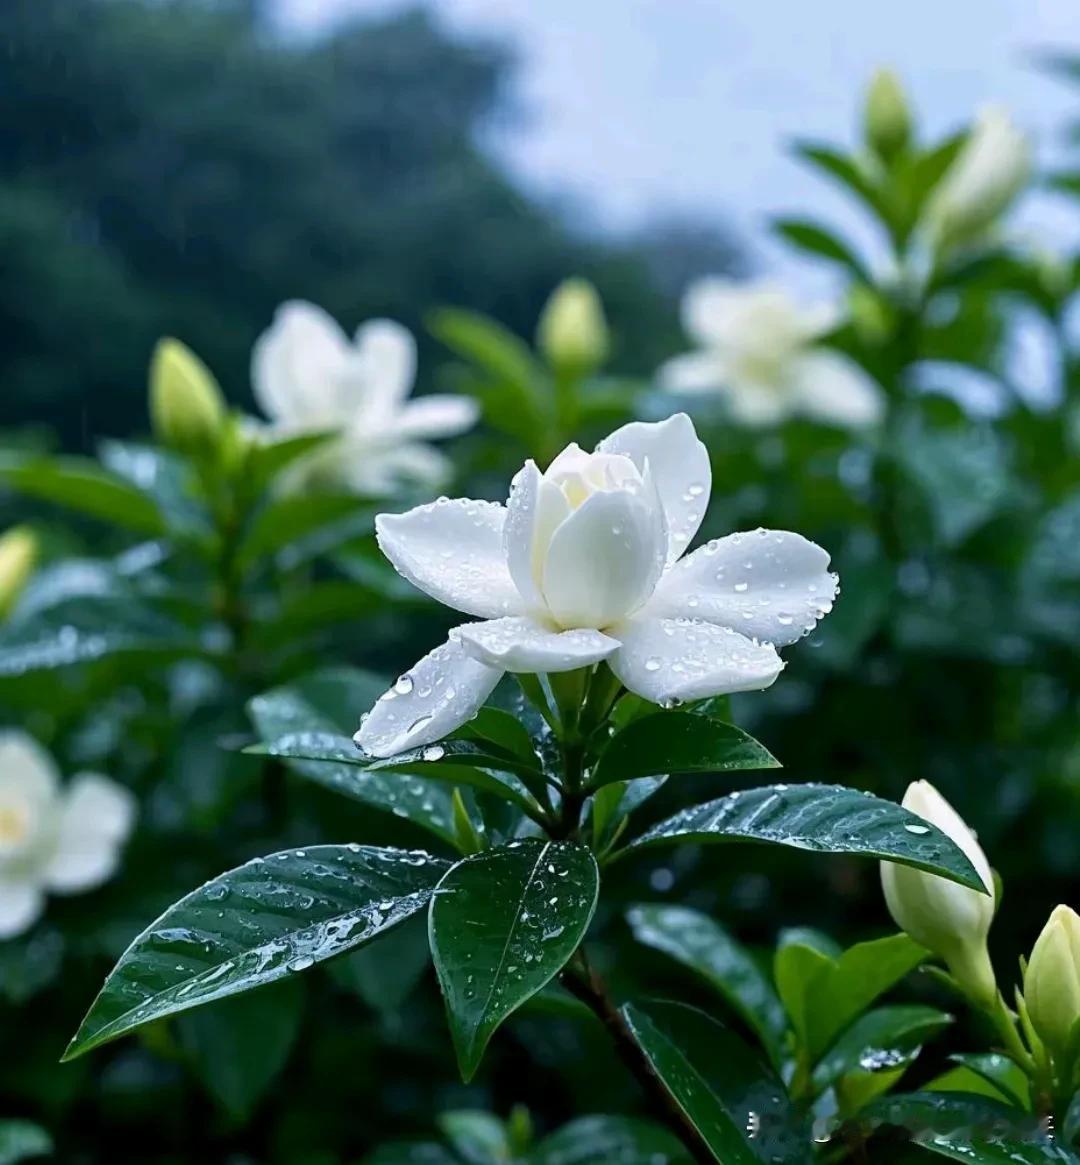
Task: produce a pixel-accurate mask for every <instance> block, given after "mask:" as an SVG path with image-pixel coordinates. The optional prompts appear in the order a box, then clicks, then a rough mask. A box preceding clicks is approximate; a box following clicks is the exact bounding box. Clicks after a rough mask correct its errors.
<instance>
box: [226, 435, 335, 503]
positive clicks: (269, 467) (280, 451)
mask: <svg viewBox="0 0 1080 1165" xmlns="http://www.w3.org/2000/svg"><path fill="white" fill-rule="evenodd" d="M337 435H338V431H337V430H336V429H331V430H327V431H325V432H322V433H301V434H299V436H295V437H283V438H282V439H281V440H277V441H274V440H268V441H260V442H258V443H257V444H255V445H253V446H252V447H251V450H250V451H249V453H248V458H247V464H246V465H245V467H244V474H245V483H246V485H247V487H248V492H249V494H250V495H252V496H254V495H256V494H258V493H260V492H261V491H262V490H264V489H265V488H266V487H267V486H268V485H269V484H270V483H271V482H272V481H273V479H274V478H275V477H277V476H278V474H279V473H282V472H283V471H284V470H286V469H288V468H289V467H290V466H291V465H294V464H295V463H296V462H297V461H299V460H300V459H301V458H304V457H307V455H308V454H309V453H314V452H315V450H317V449H320V448H321V447H322V446H323V445H325V444H327V442H329V441H332V440H333V439H334V438H335V437H336V436H337Z"/></svg>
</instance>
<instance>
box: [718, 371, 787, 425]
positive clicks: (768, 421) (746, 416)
mask: <svg viewBox="0 0 1080 1165" xmlns="http://www.w3.org/2000/svg"><path fill="white" fill-rule="evenodd" d="M724 395H725V399H726V401H727V407H728V411H729V412H730V413H731V416H732V418H733V419H734V420H735V421H737V422H738V423H739V424H740V425H747V426H749V427H751V428H765V427H767V426H769V425H777V424H779V423H780V422H781V421H783V420H786V419H787V418H788V417H789V416H791V414H792V413H793V412H794V410H795V395H794V392H793V390H792V388H791V386H790V384H788V383H786V382H785V383H784V384H783V385H775V384H761V383H759V382H758V381H755V380H746V379H732V380H729V381H728V382H727V384H725V385H724Z"/></svg>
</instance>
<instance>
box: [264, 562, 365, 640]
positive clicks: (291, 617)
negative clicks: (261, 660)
mask: <svg viewBox="0 0 1080 1165" xmlns="http://www.w3.org/2000/svg"><path fill="white" fill-rule="evenodd" d="M383 607H384V602H383V599H382V596H381V595H379V594H378V593H377V592H375V591H373V590H372V589H371V588H370V587H368V586H365V585H364V584H363V583H358V582H352V581H350V580H349V579H339V578H334V579H324V580H322V581H320V582H313V583H308V584H307V585H306V586H304V587H303V588H302V589H300V590H297V591H292V592H289V593H287V594H285V595H284V597H283V598H282V599H281V601H280V602H279V603H276V604H274V605H273V606H272V607H271V609H270V610H269V611H263V610H259V611H257V612H256V622H255V627H254V629H253V636H254V637H256V638H257V642H258V644H259V645H260V646H262V647H288V646H289V645H290V644H292V643H294V642H295V641H296V640H297V639H298V638H300V637H301V636H303V635H308V634H310V633H312V632H318V631H325V630H326V629H327V628H330V627H334V626H336V625H339V624H341V623H352V622H353V621H354V620H356V619H359V618H362V617H363V616H365V615H372V614H375V613H377V612H378V611H380V610H381V609H382V608H383Z"/></svg>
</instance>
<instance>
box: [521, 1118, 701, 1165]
mask: <svg viewBox="0 0 1080 1165" xmlns="http://www.w3.org/2000/svg"><path fill="white" fill-rule="evenodd" d="M689 1161H690V1157H689V1155H688V1154H687V1152H686V1149H685V1147H684V1146H683V1144H682V1142H681V1141H678V1140H677V1139H676V1138H675V1137H674V1136H673V1135H672V1134H671V1133H669V1132H668V1131H667V1129H663V1128H660V1127H659V1126H658V1125H654V1124H650V1123H649V1122H648V1121H643V1120H635V1119H633V1118H632V1117H625V1116H583V1117H578V1119H577V1120H573V1121H571V1122H570V1123H569V1124H567V1125H563V1127H562V1128H561V1129H558V1130H556V1131H555V1132H554V1133H552V1134H551V1135H550V1136H549V1137H545V1138H544V1140H542V1141H541V1142H540V1144H539V1145H537V1146H536V1148H535V1149H533V1151H532V1152H531V1153H530V1154H529V1155H528V1156H527V1157H526V1158H525V1163H526V1165H599V1163H600V1162H602V1163H603V1165H688V1163H689Z"/></svg>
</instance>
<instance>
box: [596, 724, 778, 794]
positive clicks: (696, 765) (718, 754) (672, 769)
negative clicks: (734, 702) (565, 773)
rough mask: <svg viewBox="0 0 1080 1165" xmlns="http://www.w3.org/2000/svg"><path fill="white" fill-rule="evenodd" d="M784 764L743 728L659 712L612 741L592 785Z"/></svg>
mask: <svg viewBox="0 0 1080 1165" xmlns="http://www.w3.org/2000/svg"><path fill="white" fill-rule="evenodd" d="M779 767H780V762H779V761H778V760H777V759H776V758H775V757H774V756H773V755H772V754H771V753H770V752H769V751H768V750H767V749H766V748H764V747H763V746H762V745H760V744H758V742H757V741H756V740H755V739H754V738H753V737H752V736H748V735H747V734H746V733H745V732H743V731H742V730H741V729H738V728H736V727H735V726H734V725H732V724H725V723H723V721H720V720H714V719H712V718H711V717H709V716H702V715H699V714H698V713H696V712H674V711H670V712H657V713H655V714H654V715H651V716H644V717H642V718H641V719H640V720H634V721H632V722H631V723H630V724H628V725H627V726H626V727H625V728H624V729H623V730H622V731H621V732H618V733H617V734H616V735H615V736H613V737H612V738H611V740H609V741H608V743H607V744H606V745H605V746H604V748H603V750H602V751H601V753H600V756H599V757H598V758H597V760H596V763H595V764H594V765H593V767H592V775H591V777H590V778H589V787H590V788H592V789H597V788H600V787H601V786H603V785H607V784H609V783H611V782H612V781H626V780H632V779H633V778H635V777H655V776H662V775H663V774H665V773H722V772H734V771H740V770H745V769H776V768H779Z"/></svg>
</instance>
